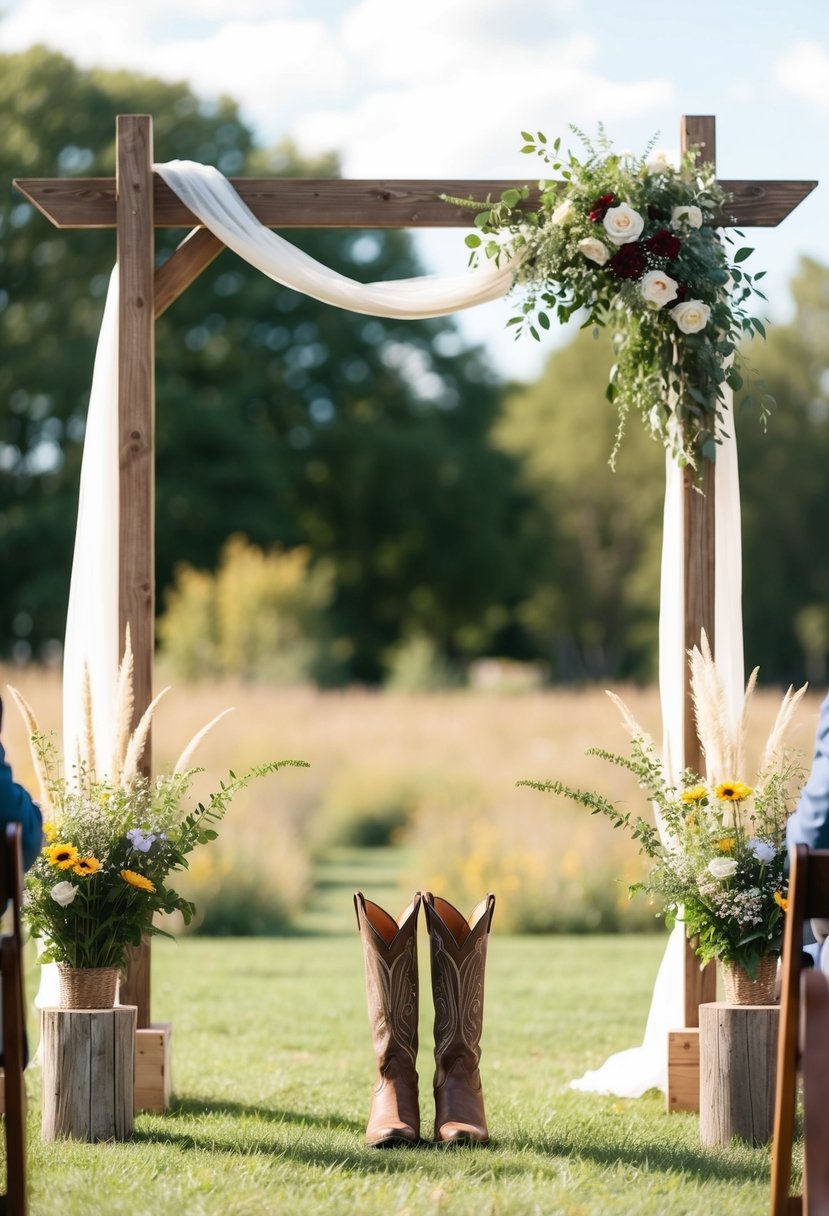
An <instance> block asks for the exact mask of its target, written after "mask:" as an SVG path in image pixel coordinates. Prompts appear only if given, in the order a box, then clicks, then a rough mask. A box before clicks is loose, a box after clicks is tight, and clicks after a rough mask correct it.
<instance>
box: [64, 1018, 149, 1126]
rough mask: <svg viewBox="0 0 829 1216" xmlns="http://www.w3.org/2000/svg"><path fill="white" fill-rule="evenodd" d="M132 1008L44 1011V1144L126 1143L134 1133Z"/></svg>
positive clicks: (133, 1035)
mask: <svg viewBox="0 0 829 1216" xmlns="http://www.w3.org/2000/svg"><path fill="white" fill-rule="evenodd" d="M136 1015H137V1010H136V1008H135V1006H134V1005H118V1006H116V1007H115V1008H114V1009H44V1010H43V1011H42V1026H43V1038H42V1053H43V1120H42V1124H41V1135H42V1138H43V1139H44V1140H60V1139H63V1138H65V1137H68V1138H69V1139H72V1140H126V1139H128V1137H129V1136H131V1135H132V1132H133V1106H134V1090H135V1021H136Z"/></svg>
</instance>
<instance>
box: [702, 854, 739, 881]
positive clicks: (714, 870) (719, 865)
mask: <svg viewBox="0 0 829 1216" xmlns="http://www.w3.org/2000/svg"><path fill="white" fill-rule="evenodd" d="M707 869H708V872H709V874H713V875H714V877H715V878H720V879H722V878H733V876H734V875H735V874H736V873H737V863H736V861H735V860H734V858H733V857H714V858H712V860H711V861H709V863H708V866H707Z"/></svg>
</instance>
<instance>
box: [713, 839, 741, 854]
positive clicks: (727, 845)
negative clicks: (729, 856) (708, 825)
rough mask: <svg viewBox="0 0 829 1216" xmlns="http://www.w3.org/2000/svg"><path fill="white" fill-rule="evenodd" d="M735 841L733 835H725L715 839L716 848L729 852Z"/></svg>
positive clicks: (722, 851)
mask: <svg viewBox="0 0 829 1216" xmlns="http://www.w3.org/2000/svg"><path fill="white" fill-rule="evenodd" d="M736 843H737V841H736V840H735V839H734V837H733V836H725V837H724V838H723V839H722V840H718V841H717V848H718V849H719V850H720V852H721V853H730V852H731V850H732V849H733V848H734V845H735V844H736Z"/></svg>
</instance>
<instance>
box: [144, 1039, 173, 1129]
mask: <svg viewBox="0 0 829 1216" xmlns="http://www.w3.org/2000/svg"><path fill="white" fill-rule="evenodd" d="M172 1039H173V1026H172V1023H171V1022H154V1023H153V1025H152V1026H145V1027H142V1028H141V1029H140V1030H136V1032H135V1109H136V1110H137V1111H138V1110H143V1111H149V1112H151V1113H154V1114H162V1113H163V1112H164V1111H166V1110H167V1109H168V1108H169V1106H170V1095H171V1093H172V1069H171V1044H172Z"/></svg>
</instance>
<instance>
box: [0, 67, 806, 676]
mask: <svg viewBox="0 0 829 1216" xmlns="http://www.w3.org/2000/svg"><path fill="white" fill-rule="evenodd" d="M0 112H2V113H3V115H4V139H3V141H0V164H2V168H3V178H4V181H5V183H6V185H5V188H4V190H3V194H2V198H0V269H2V274H0V353H1V355H2V357H0V561H2V563H3V569H4V570H5V572H6V578H5V579H4V580H3V582H2V584H0V651H2V652H3V653H4V654H5V655H6V656H8V655H9V654H14V655H16V656H18V657H24V656H25V655H27V654H30V653H31V654H32V655H33V656H34V657H42V656H43V654H44V652H45V651H48V649H49V648H50V647H52V649H54V640H55V639H60V638H62V636H63V629H64V621H65V611H66V600H67V592H68V580H69V570H70V565H71V553H72V543H73V532H74V519H75V514H76V508H77V491H78V476H79V467H80V454H81V448H82V442H83V432H84V422H85V416H86V407H87V399H88V391H89V380H90V374H91V367H92V359H93V354H94V347H95V340H96V337H97V328H98V325H99V323H100V315H101V310H102V304H103V293H104V291H105V289H106V281H107V278H108V275H109V271H110V269H111V266H112V263H113V261H114V234H113V233H112V232H111V231H84V230H70V231H66V232H63V231H59V230H57V229H54V228H52V227H51V226H50V225H49V224H48V223H47V222H46V221H45V220H44V219H43V217H41V216H40V215H39V214H37V213H36V212H34V211H33V209H32V208H31V207H29V206H28V204H26V203H25V202H24V201H23V200H22V199H21V197H20V196H19V195H17V194H15V192H14V191H13V189H12V187H11V184H10V183H11V179H12V177H15V176H26V177H36V176H55V175H56V174H60V175H67V176H71V175H81V176H107V175H111V174H112V173H113V172H114V129H115V116H116V115H117V114H118V113H135V112H142V113H151V114H153V116H154V127H155V156H156V159H157V160H168V159H173V158H175V157H183V158H190V159H196V160H201V161H204V162H206V163H211V164H215V165H217V166H218V167H219V168H220V169H222V170H223V171H224V172H226V173H228V174H231V175H236V176H245V175H283V176H292V177H296V176H325V175H336V173H337V172H338V166H337V162H336V158H335V156H333V155H331V156H328V157H323V158H320V159H316V160H309V158H307V157H305V156H303V155H302V153H301V150H299V149H297V148H295V147H293V146H291V145H289V144H282V145H280V146H278V147H275V148H261V147H258V146H257V145H256V142H255V140H254V137H253V135H252V133H251V131H250V130H249V128H248V127H247V126H246V125H245V123H244V122H243V121H242V120H241V118H240V116H239V112H238V108H237V106H236V104H235V103H234V102H233V101H232V100H230V99H224V100H222V101H221V102H220V103H218V104H215V105H209V106H208V105H206V104H205V103H204V102H203V101H201V100H200V99H199V98H198V97H196V96H195V95H194V94H193V93H192V92H191V91H190V90H189V89H188V88H187V86H186V85H183V84H175V85H171V84H168V83H165V82H161V81H159V80H155V79H152V78H149V77H144V76H138V75H133V74H130V73H126V72H104V71H97V70H96V71H82V70H81V69H79V68H78V67H77V66H76V65H74V64H73V63H72V62H71V61H70V60H68V59H66V58H64V57H62V56H60V55H57V54H54V53H52V52H50V51H47V50H46V49H44V48H35V49H33V50H30V51H27V52H25V53H22V54H14V55H3V56H0ZM180 237H181V233H177V232H171V231H169V230H164V229H162V230H158V235H157V240H158V246H159V257H163V256H165V255H166V253H168V252H169V251H170V250H171V249H172V248H173V247H174V245H175V244H176V243H177V241H178V240H179V239H180ZM290 239H291V240H292V241H295V242H296V243H297V244H298V245H299V246H300V247H301V248H303V249H305V250H306V251H307V252H308V253H310V254H311V255H312V256H314V257H316V258H318V259H320V260H321V261H323V262H324V263H326V264H327V265H330V266H332V267H333V268H334V269H336V270H339V271H340V272H341V273H343V274H346V275H350V276H352V277H355V278H360V279H369V278H370V279H382V278H405V277H408V276H411V275H415V274H417V273H419V270H420V268H419V266H418V263H417V258H416V255H415V252H414V250H413V246H412V242H411V239H410V238H409V236H408V234H407V233H405V232H398V231H378V232H356V233H355V232H346V231H336V230H325V231H319V230H317V231H307V232H292V233H291V234H290ZM794 293H795V299H796V304H797V315H796V317H795V319H794V321H793V322H792V323H791V324H789V325H787V326H785V327H779V328H777V329H774V330H772V331H771V333H770V336H769V340H768V342H767V344H766V345H765V347H763V346H757V347H756V348H755V350H754V351H753V352H752V353H753V355H754V356H755V361H756V363H757V365H758V367H759V368H760V369H761V371H762V373H763V375H764V377H765V379H766V380H767V382H768V383H769V387H770V390H771V391H772V393H773V394H774V396H775V397H776V398H777V401H778V409H777V410H776V412H775V414H774V416H773V418H772V421H771V423H770V426H769V433H768V434H767V435H764V434H763V433H762V432H761V429H760V427H759V425H758V424H757V423H756V421H755V419H754V418H753V416H752V415H751V414H750V413H748V412H746V414H745V417H743V416H741V415H738V431H739V436H740V452H741V481H742V492H743V523H744V548H745V558H744V586H745V594H744V604H745V619H746V653H747V658H748V661H749V662H750V663H751V664H754V663H760V664H761V667H762V674H763V677H764V678H765V679H788V678H797V677H799V676H800V675H801V674H802V673H804V672H806V673H807V674H808V675H809V676H810V678H812V679H822V678H823V677H824V676H825V660H826V653H827V651H828V650H829V562H827V560H826V558H825V557H824V546H823V544H822V538H821V536H820V534H819V531H820V528H821V525H822V522H823V520H824V519H825V518H826V516H827V507H829V502H827V498H829V478H827V476H826V474H825V470H826V468H827V467H829V462H827V456H829V375H828V374H827V371H826V367H827V361H826V347H825V335H826V333H827V332H829V270H827V268H825V267H821V266H819V265H817V264H816V263H813V262H808V261H804V262H803V264H802V267H801V270H800V272H799V275H798V277H797V280H796V282H795V284H794ZM610 361H611V359H610V352H609V351H608V350H606V349H604V348H603V347H602V346H601V343H600V348H599V349H598V350H597V346H596V343H595V341H594V340H593V339H592V337H591V336H590V335H589V334H578V335H577V336H576V337H575V338H574V339H573V341H572V342H570V343H569V344H568V345H567V346H565V347H563V348H562V349H560V350H556V351H553V352H552V353H551V355H550V357H549V360H548V362H547V365H546V367H545V370H544V372H543V374H542V376H541V377H540V379H539V380H538V382H537V383H535V384H532V385H503V384H502V383H501V382H500V380H499V378H498V376H497V375H496V374H495V372H494V371H493V369H492V367H491V365H490V364H489V362H488V360H487V357H486V352H485V351H483V350H481V349H480V348H475V347H470V346H469V345H467V344H465V343H464V342H463V341H462V340H461V338H460V336H459V334H458V331H457V329H456V327H455V326H454V325H453V323H452V321H451V319H441V320H434V321H419V322H406V321H396V320H388V319H375V318H368V317H362V316H357V315H356V314H352V313H347V312H344V311H341V310H337V309H333V308H330V307H328V306H326V305H323V304H320V303H317V302H316V301H314V300H311V299H309V298H307V297H305V296H302V295H299V294H297V293H295V292H292V291H289V290H287V289H284V288H281V287H277V286H275V285H274V284H273V283H272V282H270V280H267V279H265V278H264V276H261V275H259V274H258V273H257V272H256V271H254V270H252V269H251V268H250V267H248V266H247V265H246V264H245V263H243V262H241V261H240V260H238V259H236V258H235V257H233V255H231V254H230V253H229V252H225V253H223V254H222V255H221V256H220V257H219V258H218V259H217V261H216V262H215V263H214V264H213V265H212V266H211V267H210V268H209V269H208V270H207V271H205V272H204V273H203V274H202V275H201V277H200V278H199V280H198V281H197V282H196V283H195V284H194V285H193V286H191V288H190V289H189V290H188V291H187V292H186V293H185V295H184V296H182V297H181V299H179V300H178V301H177V302H176V304H175V305H174V306H173V307H172V308H171V309H170V310H169V311H168V312H167V313H166V314H165V315H164V316H163V317H162V318H161V319H160V320H159V322H158V325H157V402H158V411H157V433H156V444H157V472H156V477H157V578H158V589H159V609H160V610H161V611H163V610H164V608H165V605H167V604H168V603H172V604H175V603H177V602H178V603H180V601H181V588H182V580H184V581H185V582H186V580H187V578H188V577H189V578H190V585H191V586H192V585H195V583H194V581H193V576H192V572H193V571H200V572H211V571H221V570H222V569H223V566H222V562H223V560H224V559H223V556H222V555H223V553H226V552H227V550H226V545H227V541H228V538H229V537H233V536H236V537H243V538H246V539H245V544H248V545H250V546H258V547H259V548H260V549H261V550H262V552H263V553H264V552H270V551H275V552H280V553H283V554H291V553H292V552H293V551H294V550H299V551H301V553H302V561H301V562H300V563H299V565H300V566H302V568H303V569H305V567H306V566H307V569H308V573H309V577H310V578H313V579H314V580H316V581H315V583H314V586H315V587H316V588H317V591H316V592H315V595H316V598H314V597H311V598H312V599H313V603H314V610H313V613H312V616H313V631H314V632H315V634H316V635H318V636H322V633H323V632H324V635H325V642H324V654H325V663H324V664H322V665H321V666H320V668H319V672H318V675H319V678H321V679H325V680H326V681H329V682H340V681H341V682H345V681H349V680H360V681H366V682H375V681H379V680H381V679H382V678H383V677H384V674H385V672H386V671H387V670H388V663H389V656H390V655H392V654H394V653H396V652H399V648H400V647H401V645H405V644H406V643H407V642H412V643H417V642H419V641H423V640H424V639H425V640H426V641H427V642H428V644H429V646H430V648H431V650H432V652H433V653H434V655H435V656H436V657H437V658H438V659H439V660H440V662H441V663H442V664H444V665H446V667H447V670H449V669H452V668H453V667H454V668H455V669H456V670H459V669H462V668H463V667H464V666H465V664H466V663H468V661H469V660H471V659H474V658H475V657H478V656H481V655H493V654H497V655H503V656H507V657H512V658H517V659H527V660H534V661H539V660H540V661H542V662H543V663H544V664H546V666H547V669H548V670H549V672H550V675H551V678H552V679H554V680H557V681H569V680H584V679H595V678H602V679H609V678H613V679H619V678H636V679H648V678H650V677H651V676H652V674H653V671H654V661H655V650H656V624H657V612H658V566H659V547H660V543H661V500H662V486H663V481H664V473H663V456H662V451H661V449H660V448H659V447H658V446H657V445H656V444H655V443H653V442H652V441H650V440H649V439H647V438H646V437H645V436H644V435H643V434H641V433H640V432H639V431H638V430H636V429H635V427H634V426H633V424H631V428H630V433H629V434H628V436H627V438H626V442H625V445H624V447H623V450H622V453H621V456H620V459H619V462H618V469H617V471H616V473H611V471H610V470H609V469H608V467H607V455H608V453H609V451H610V448H611V445H612V435H613V428H614V425H615V423H614V417H613V414H612V411H611V410H609V408H608V406H607V403H606V401H605V400H604V386H605V378H606V370H607V365H608V364H609V362H610ZM240 552H241V551H240ZM247 566H248V567H249V568H251V569H254V568H256V569H259V567H258V566H257V564H256V562H255V561H254V560H253V559H251V558H248V559H247ZM298 568H299V566H297V564H296V563H294V566H293V568H292V571H293V572H292V574H291V578H289V579H287V581H286V579H285V578H284V577H283V578H282V579H281V580H280V579H279V578H277V579H276V583H278V584H279V586H280V588H281V590H280V591H279V596H281V597H282V599H281V600H280V602H284V601H285V595H286V594H287V592H286V591H285V587H288V586H291V587H292V586H293V585H294V584H293V582H292V581H291V580H292V579H293V578H294V575H295V573H296V569H298ZM188 571H190V572H191V573H190V575H188ZM217 577H218V575H217ZM257 577H259V575H257ZM262 577H264V576H262ZM274 585H275V584H274ZM199 586H200V587H201V588H202V591H203V589H204V586H205V584H204V582H203V580H202V582H201V583H199ZM323 586H324V588H325V595H324V597H323V599H324V603H323V600H322V599H321V598H320V596H321V592H320V591H319V588H321V587H323ZM306 590H307V589H306ZM200 594H201V592H200ZM274 594H276V593H274ZM297 594H298V593H297ZM177 596H178V600H177V598H176V597H177ZM279 596H277V598H279ZM202 599H203V602H204V603H206V602H207V601H206V600H204V596H202ZM292 602H293V603H294V605H295V606H296V603H300V602H302V603H306V602H310V601H309V600H308V597H307V594H306V598H305V600H303V599H302V596H299V599H297V598H296V596H295V597H294V601H292ZM321 606H322V608H323V609H324V611H323V612H322V613H321ZM247 610H248V611H249V612H250V613H251V615H254V614H255V613H256V611H257V609H256V601H255V600H252V601H251V602H250V604H249V606H248V609H247ZM295 611H299V610H298V609H296V608H295ZM237 615H238V614H237ZM322 617H324V630H323V627H322V625H321V619H322ZM259 632H260V634H263V636H269V635H268V631H267V630H264V631H263V630H261V629H260V630H259ZM234 636H235V635H234ZM285 636H293V634H291V632H290V630H289V631H288V633H287V634H286V635H285ZM216 646H217V647H218V648H219V649H221V647H220V646H219V643H218V642H217V643H216ZM225 649H227V647H225ZM231 649H232V647H231ZM249 666H251V667H253V668H255V664H249ZM277 667H278V664H277Z"/></svg>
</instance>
